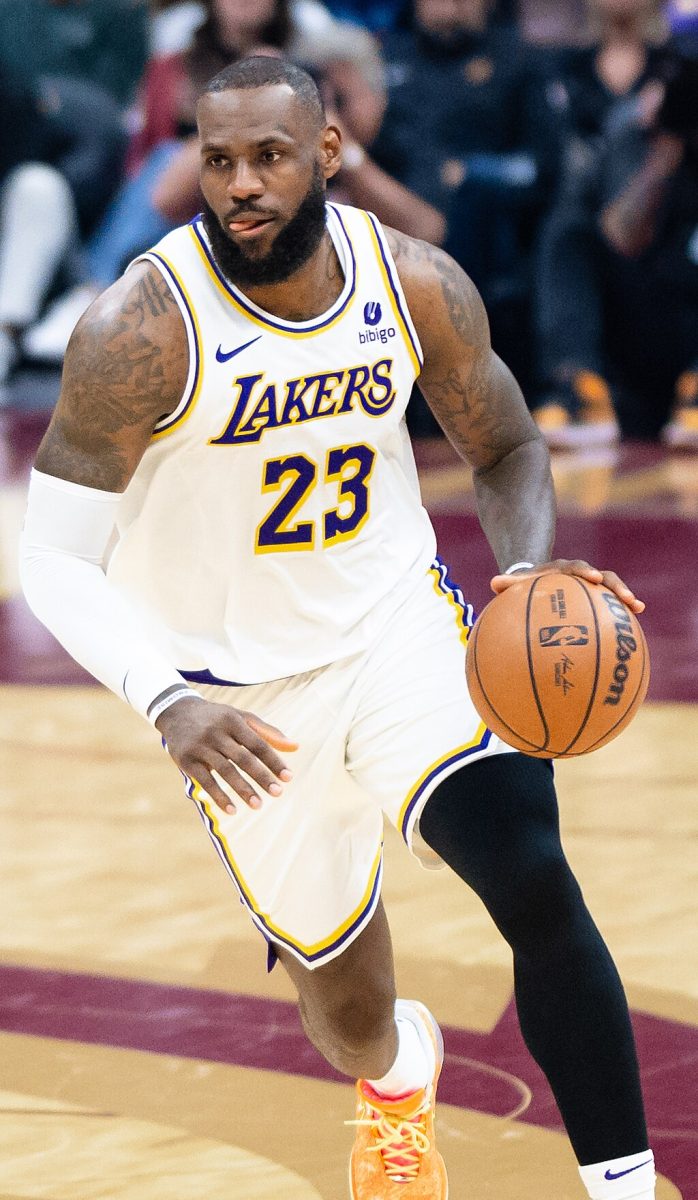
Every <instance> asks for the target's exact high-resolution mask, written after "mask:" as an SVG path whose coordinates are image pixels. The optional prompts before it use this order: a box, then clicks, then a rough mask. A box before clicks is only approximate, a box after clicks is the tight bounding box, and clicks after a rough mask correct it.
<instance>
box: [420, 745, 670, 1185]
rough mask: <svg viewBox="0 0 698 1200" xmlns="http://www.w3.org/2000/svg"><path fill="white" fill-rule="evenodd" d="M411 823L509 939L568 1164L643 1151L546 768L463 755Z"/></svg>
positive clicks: (629, 1044)
mask: <svg viewBox="0 0 698 1200" xmlns="http://www.w3.org/2000/svg"><path fill="white" fill-rule="evenodd" d="M419 828H420V831H421V834H422V837H423V838H424V839H425V841H426V842H427V843H428V844H429V845H430V846H431V847H432V848H433V849H434V850H436V852H437V853H438V854H439V855H440V856H441V857H442V858H443V859H444V861H445V862H446V863H448V865H449V866H450V867H451V868H452V869H453V870H454V871H455V872H456V874H457V875H459V876H460V878H461V879H463V880H465V882H466V883H467V884H469V885H470V887H471V888H473V889H474V891H475V892H477V894H478V896H480V898H481V900H482V901H483V903H484V904H485V906H486V907H487V909H488V911H489V913H490V915H491V917H492V919H493V920H494V922H495V924H496V926H497V928H498V929H499V930H500V932H501V933H502V934H503V936H504V937H505V938H506V940H507V942H508V943H509V945H510V946H511V948H512V951H513V954H514V982H515V994H516V1003H517V1010H518V1015H519V1021H520V1024H521V1031H522V1033H523V1037H524V1040H525V1042H526V1045H527V1046H528V1049H529V1050H530V1052H531V1054H532V1055H533V1057H534V1058H535V1060H536V1062H537V1063H538V1064H539V1066H540V1067H541V1068H542V1070H543V1071H544V1072H545V1075H546V1076H547V1078H548V1081H549V1083H550V1086H551V1088H552V1090H553V1093H554V1095H555V1099H556V1101H557V1103H558V1107H559V1109H560V1112H561V1114H562V1119H563V1121H564V1122H565V1126H566V1128H567V1132H568V1134H569V1137H570V1141H571V1143H572V1147H573V1149H574V1151H575V1154H576V1155H577V1158H578V1160H579V1162H580V1163H581V1164H582V1165H585V1164H588V1163H594V1162H603V1161H605V1160H606V1159H610V1158H616V1157H621V1156H622V1155H626V1154H634V1153H637V1152H639V1151H642V1150H645V1149H646V1148H647V1145H648V1142H647V1130H646V1127H645V1118H644V1112H643V1104H642V1094H641V1090H640V1079H639V1071H638V1064H637V1056H636V1053H635V1044H634V1039H633V1033H632V1029H631V1025H630V1017H629V1013H628V1007H627V1003H626V999H625V994H624V992H623V988H622V985H621V982H620V979H619V977H618V972H617V970H616V968H615V965H614V963H613V960H612V958H611V956H610V954H609V951H608V949H607V947H606V945H605V943H604V941H603V939H602V937H601V934H600V933H599V931H598V929H597V928H596V925H595V924H594V922H593V921H592V919H591V916H590V914H589V911H588V909H587V907H586V905H585V903H584V899H583V897H582V893H581V891H580V888H579V885H578V883H577V881H576V879H575V878H574V876H573V874H572V871H571V870H570V867H569V865H568V863H567V860H566V858H565V856H564V853H563V850H562V846H561V844H560V830H559V821H558V809H557V799H556V796H555V788H554V784H553V776H552V770H551V768H550V765H549V764H548V763H546V762H543V761H540V760H538V759H533V758H526V757H525V756H524V755H521V754H503V755H497V756H495V757H492V758H484V759H481V760H480V761H479V762H476V763H472V764H471V765H469V766H467V767H464V768H463V769H462V770H460V771H458V772H456V773H455V774H454V775H451V776H450V778H448V779H446V780H444V782H443V783H441V784H440V785H439V787H438V788H437V789H436V791H435V792H434V794H433V795H432V796H431V798H430V799H429V801H428V803H427V804H426V806H425V809H424V811H423V813H422V816H421V818H420V823H419Z"/></svg>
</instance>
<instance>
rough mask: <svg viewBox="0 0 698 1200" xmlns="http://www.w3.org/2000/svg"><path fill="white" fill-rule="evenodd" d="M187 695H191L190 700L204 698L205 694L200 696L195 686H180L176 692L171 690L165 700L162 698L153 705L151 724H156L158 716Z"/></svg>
mask: <svg viewBox="0 0 698 1200" xmlns="http://www.w3.org/2000/svg"><path fill="white" fill-rule="evenodd" d="M185 697H189V699H190V700H203V696H200V695H199V693H198V692H195V691H194V689H193V688H178V690H177V691H176V692H170V694H169V696H165V699H164V700H160V701H159V703H158V704H154V705H153V707H152V708H151V710H150V712H149V713H148V720H149V721H150V724H151V725H154V724H155V722H156V721H157V719H158V717H160V716H162V714H163V713H164V712H165V711H166V709H168V708H171V707H172V705H173V704H176V703H177V701H178V700H184V699H185Z"/></svg>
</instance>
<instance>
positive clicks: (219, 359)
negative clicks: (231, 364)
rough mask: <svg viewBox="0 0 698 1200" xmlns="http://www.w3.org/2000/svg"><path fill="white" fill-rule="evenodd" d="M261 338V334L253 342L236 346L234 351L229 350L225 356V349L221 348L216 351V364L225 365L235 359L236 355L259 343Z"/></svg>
mask: <svg viewBox="0 0 698 1200" xmlns="http://www.w3.org/2000/svg"><path fill="white" fill-rule="evenodd" d="M261 336H262V335H261V333H259V334H257V337H256V338H252V340H251V341H249V342H245V343H244V345H242V346H236V348H235V349H234V350H229V351H228V353H227V354H224V352H223V347H222V346H219V347H218V349H217V350H216V362H220V363H225V362H228V361H229V359H231V358H235V355H236V354H240V352H241V351H242V350H246V349H247V347H248V346H252V345H253V344H254V343H255V342H258V341H259V339H260V338H261Z"/></svg>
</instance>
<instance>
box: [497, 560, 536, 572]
mask: <svg viewBox="0 0 698 1200" xmlns="http://www.w3.org/2000/svg"><path fill="white" fill-rule="evenodd" d="M531 570H533V563H529V562H518V563H512V565H511V566H510V567H507V569H506V571H505V572H504V574H505V575H513V574H514V571H531Z"/></svg>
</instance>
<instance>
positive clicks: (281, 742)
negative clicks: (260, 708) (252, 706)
mask: <svg viewBox="0 0 698 1200" xmlns="http://www.w3.org/2000/svg"><path fill="white" fill-rule="evenodd" d="M245 720H246V722H247V724H248V725H249V727H250V729H253V730H254V731H255V733H258V734H259V736H260V737H261V738H264V741H265V742H268V743H269V745H270V746H273V747H274V749H275V750H297V749H298V742H292V741H291V739H290V738H288V737H286V734H285V733H282V732H281V730H280V729H277V728H276V725H269V724H268V723H267V722H266V721H263V720H262V719H261V717H256V716H255V715H254V713H245Z"/></svg>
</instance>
